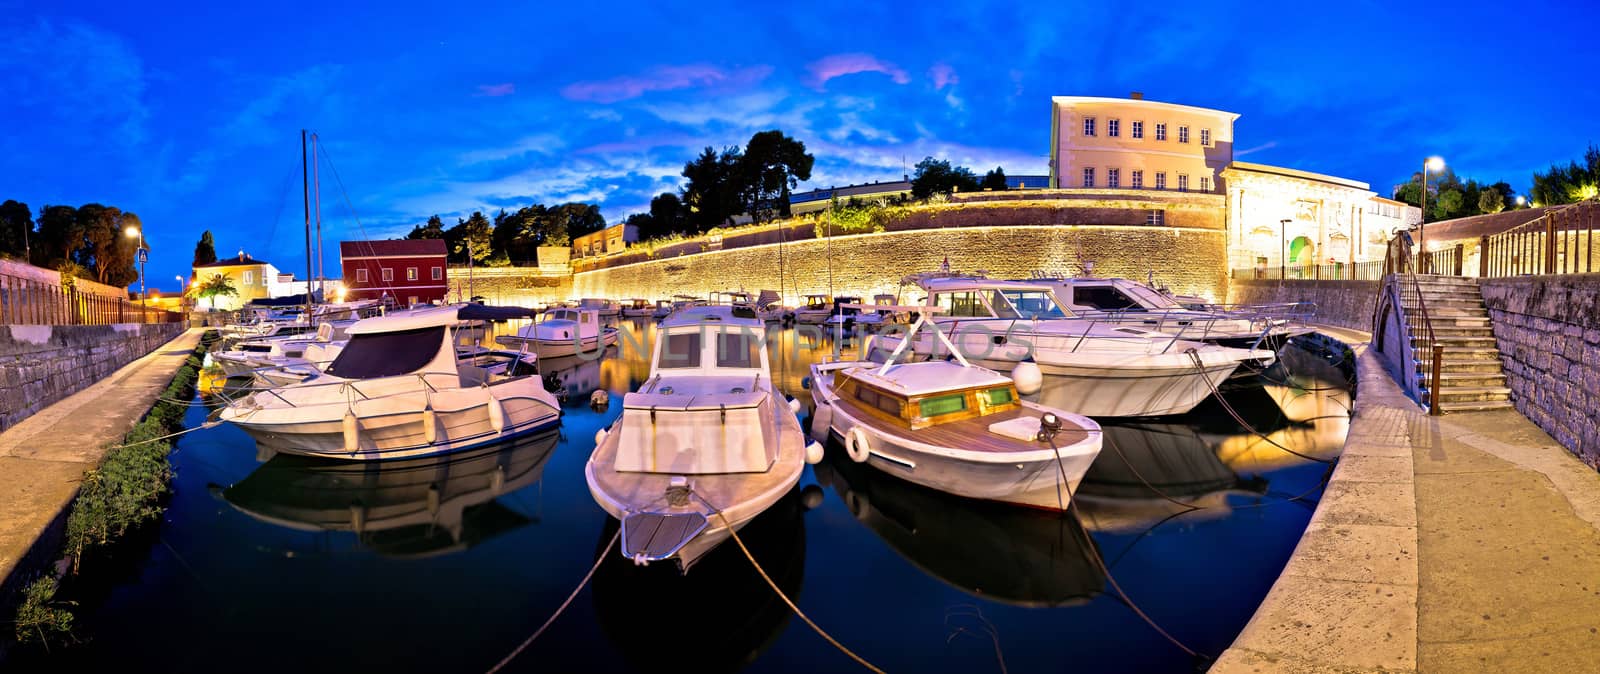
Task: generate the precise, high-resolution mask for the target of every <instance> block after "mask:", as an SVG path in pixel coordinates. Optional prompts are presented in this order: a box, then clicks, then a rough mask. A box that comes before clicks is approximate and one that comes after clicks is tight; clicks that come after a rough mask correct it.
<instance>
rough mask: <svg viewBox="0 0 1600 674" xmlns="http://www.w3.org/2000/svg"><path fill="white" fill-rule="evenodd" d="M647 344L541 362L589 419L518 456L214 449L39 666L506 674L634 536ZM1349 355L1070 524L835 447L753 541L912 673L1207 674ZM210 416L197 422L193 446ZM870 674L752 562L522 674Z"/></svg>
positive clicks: (796, 355)
mask: <svg viewBox="0 0 1600 674" xmlns="http://www.w3.org/2000/svg"><path fill="white" fill-rule="evenodd" d="M619 327H620V329H621V330H622V331H623V332H624V333H625V335H624V337H623V339H622V340H621V343H620V345H619V347H616V348H612V349H610V350H608V351H607V352H606V353H605V354H604V357H603V358H600V359H585V358H579V357H569V358H565V359H560V360H552V361H548V362H543V363H541V364H540V368H541V375H542V376H543V377H544V378H545V380H546V384H547V386H548V387H550V388H552V390H556V391H559V392H560V393H561V395H562V397H563V399H564V403H563V405H564V418H563V420H562V425H561V428H560V431H559V432H551V433H546V434H541V435H535V436H532V437H526V438H522V439H519V440H517V441H515V442H513V443H511V444H510V445H502V446H497V447H491V448H487V449H483V450H479V451H472V452H467V453H463V454H458V455H454V456H450V457H445V458H440V459H426V460H411V461H402V462H388V463H371V464H360V463H339V462H328V461H317V460H308V459H303V458H299V457H293V456H287V455H280V456H270V455H269V454H270V453H268V452H261V451H258V449H257V447H256V446H255V443H254V442H253V441H252V440H251V439H250V438H249V437H248V436H246V435H245V434H244V433H243V432H241V431H239V430H238V429H237V428H234V427H231V426H228V425H220V426H216V427H212V428H206V429H203V430H199V431H196V432H194V433H191V434H188V435H186V436H184V437H183V438H182V439H181V441H180V442H179V443H178V445H177V450H176V452H175V453H174V455H173V462H174V464H175V466H176V472H177V477H176V479H175V482H174V484H173V494H172V496H171V499H170V503H169V504H168V510H167V512H166V513H165V515H164V516H163V518H162V519H161V521H160V523H159V525H156V526H153V527H152V528H151V529H152V530H151V531H148V532H146V533H145V535H143V536H141V537H138V538H136V539H135V540H132V541H130V542H129V543H127V544H126V545H123V546H121V547H120V548H119V549H118V552H117V554H116V555H115V556H114V557H110V558H97V559H89V560H85V562H86V563H89V564H99V565H100V567H101V568H94V567H90V568H85V569H83V574H84V577H85V578H86V579H87V580H84V581H79V582H78V583H76V584H75V585H74V586H71V587H69V588H67V590H68V593H69V594H70V595H71V596H70V597H68V598H70V599H74V600H76V601H78V602H79V604H80V605H79V607H78V613H79V616H80V618H79V623H80V625H79V627H80V629H79V639H80V643H77V644H74V645H60V646H57V647H55V648H53V649H52V652H50V653H49V654H45V653H43V652H38V653H29V654H26V655H25V656H24V658H23V659H22V661H20V662H19V663H17V664H20V665H22V666H24V667H27V666H50V667H52V668H64V669H65V670H67V671H79V670H81V671H106V670H112V669H114V668H115V669H130V668H131V669H133V670H135V671H146V670H149V671H154V670H160V671H171V672H195V671H230V672H275V673H276V672H285V671H344V672H353V671H383V672H483V671H486V670H488V669H489V668H490V667H492V666H493V665H494V664H495V663H497V662H498V661H499V660H500V659H501V658H502V657H504V656H505V655H507V654H508V653H510V652H511V651H512V649H514V648H515V647H516V646H517V645H518V644H519V643H521V642H522V641H523V640H524V639H526V638H527V637H528V636H529V635H530V634H532V633H533V631H534V630H536V629H537V628H538V627H539V626H540V625H541V624H542V623H544V622H545V620H546V619H547V618H549V617H550V615H551V614H552V612H554V611H555V610H556V609H557V607H558V606H560V605H561V603H562V602H563V601H564V600H565V599H566V598H567V596H568V594H569V593H571V592H572V591H573V589H574V588H575V587H577V586H578V584H579V582H580V581H581V580H582V579H583V577H584V575H585V573H587V572H588V571H589V569H590V568H591V566H592V565H593V564H594V563H595V561H596V555H597V554H599V553H600V552H601V550H602V548H604V547H605V546H606V544H607V543H608V542H609V541H610V540H611V538H612V536H613V534H614V533H615V532H616V529H617V524H616V522H615V521H614V520H611V519H610V518H609V517H607V516H606V514H605V513H604V512H602V511H601V510H600V508H599V507H598V506H596V505H595V503H594V502H593V500H592V499H591V498H590V495H589V493H588V489H587V487H586V486H585V482H584V478H583V466H584V462H585V461H586V460H587V459H588V457H589V453H590V452H591V450H592V449H593V447H594V437H595V431H596V430H598V429H600V428H602V427H605V426H607V425H609V424H610V423H611V421H613V420H614V419H615V418H616V417H617V415H618V414H620V412H621V405H620V404H616V403H617V402H619V401H620V396H622V395H623V394H625V393H626V392H628V391H630V390H632V389H633V388H634V387H636V386H637V385H638V384H639V383H640V382H641V381H642V380H643V379H644V378H645V377H646V375H647V374H648V371H649V364H648V354H647V353H642V352H641V351H640V349H639V348H637V347H636V346H635V345H636V344H645V343H648V342H649V339H650V337H651V335H652V334H653V332H654V330H655V326H654V324H653V323H652V322H650V321H648V320H639V321H631V320H623V321H622V322H620V323H619ZM770 343H771V349H772V358H773V370H774V372H773V376H774V377H775V378H777V380H778V381H779V382H780V385H781V386H782V388H783V389H784V390H785V391H786V392H788V393H789V394H790V395H792V396H796V397H798V398H799V399H801V400H802V401H804V402H805V403H806V404H809V402H810V395H809V392H808V391H806V390H804V387H803V381H802V380H803V379H804V377H805V375H806V370H807V367H808V365H809V364H810V363H812V362H814V361H816V360H818V359H820V358H823V357H827V356H829V355H830V354H831V353H833V351H834V348H835V346H836V344H835V340H834V339H833V338H832V337H829V336H826V335H819V334H816V333H813V332H808V331H803V330H795V329H792V328H787V329H775V331H774V333H773V334H772V335H771V340H770ZM853 346H854V345H853V344H843V345H840V348H841V350H844V351H845V352H848V350H849V349H850V348H853ZM1329 360H1330V359H1329V358H1328V357H1324V356H1321V355H1318V354H1313V353H1311V352H1309V351H1306V350H1301V349H1299V348H1298V347H1295V346H1291V347H1288V348H1287V349H1286V350H1285V357H1284V359H1283V361H1284V362H1282V363H1280V365H1278V366H1275V367H1274V368H1272V369H1270V370H1268V371H1266V372H1264V373H1262V374H1261V375H1259V376H1258V377H1256V378H1253V379H1251V380H1250V381H1247V382H1244V385H1238V386H1233V387H1230V388H1229V389H1228V390H1226V391H1224V394H1223V395H1224V398H1225V400H1226V405H1224V404H1223V403H1222V402H1219V401H1217V400H1215V399H1212V400H1208V401H1207V402H1205V403H1204V404H1202V405H1201V406H1200V407H1199V408H1198V409H1196V410H1195V411H1194V412H1192V413H1190V414H1187V415H1184V416H1181V417H1172V418H1161V419H1155V420H1138V421H1117V422H1111V421H1107V422H1105V424H1104V425H1105V446H1104V448H1103V450H1102V451H1101V454H1100V456H1099V458H1098V459H1097V460H1096V463H1095V464H1094V466H1093V467H1092V468H1091V469H1090V472H1089V473H1088V475H1087V476H1086V478H1085V480H1084V483H1083V485H1082V486H1081V487H1080V490H1079V492H1078V499H1077V501H1078V505H1077V506H1076V508H1075V509H1074V510H1073V511H1070V512H1069V513H1067V514H1057V513H1050V512H1044V511H1038V510H1031V509H1027V508H1020V507H1013V506H1005V505H1000V504H995V503H986V502H977V501H970V500H964V499H961V498H956V497H952V496H948V495H945V494H941V493H938V492H934V491H930V490H928V489H925V488H922V487H918V486H915V485H912V484H909V483H905V482H902V481H899V480H897V479H894V478H891V477H888V476H886V475H884V474H882V473H879V472H877V471H875V470H873V469H871V468H868V467H866V466H865V465H862V464H856V463H853V462H851V461H850V459H849V458H848V457H847V456H846V455H845V452H844V451H843V449H842V448H840V447H837V446H834V447H829V448H828V452H827V457H826V458H825V460H824V461H823V462H822V463H820V464H818V465H816V466H811V467H808V468H807V469H806V473H805V475H804V476H803V478H802V479H801V481H800V485H799V486H798V487H797V488H796V489H795V490H794V491H793V492H791V493H790V494H789V495H788V496H786V497H785V498H784V499H783V500H781V501H780V502H779V503H778V504H777V505H776V506H775V507H774V508H772V509H771V510H769V511H767V512H766V513H765V514H763V515H762V516H761V517H759V518H758V519H757V520H755V521H754V522H752V523H751V524H750V525H749V526H748V527H746V528H745V529H744V530H743V531H741V538H742V539H743V540H744V542H745V543H746V545H748V547H749V549H750V552H751V554H752V555H753V556H754V557H755V559H756V561H758V562H759V563H760V564H761V566H762V568H763V569H764V570H765V571H766V573H767V574H768V575H769V576H770V577H771V579H772V581H773V582H774V583H775V584H777V585H778V586H779V588H780V589H782V591H783V592H784V593H785V594H786V595H788V596H789V597H790V598H792V599H793V600H794V601H795V602H796V603H797V604H798V605H799V607H800V608H801V609H802V610H803V611H805V612H806V613H807V614H808V615H809V616H810V617H811V618H812V619H813V620H814V621H816V623H817V624H818V625H820V626H821V627H822V628H823V629H825V630H827V631H828V632H829V634H831V635H832V636H833V637H835V638H837V639H838V640H839V641H840V642H842V643H843V644H845V645H846V646H848V647H849V648H850V649H852V650H854V651H855V652H856V653H858V654H860V655H861V656H862V657H863V658H865V659H866V660H868V661H870V662H872V663H873V664H875V665H877V666H879V667H881V668H883V669H885V670H887V671H890V672H946V671H949V672H956V671H959V672H1000V671H1009V672H1069V671H1070V672H1087V671H1106V672H1109V671H1148V672H1162V671H1166V672H1190V671H1195V670H1196V669H1203V668H1204V667H1205V664H1206V660H1205V658H1204V656H1212V657H1214V656H1216V655H1217V654H1219V653H1220V652H1221V651H1222V650H1224V649H1225V648H1227V646H1228V645H1229V644H1230V643H1231V642H1232V640H1233V638H1234V637H1235V636H1236V635H1237V634H1238V632H1239V631H1240V630H1241V629H1242V628H1243V627H1244V625H1245V623H1246V622H1247V621H1248V620H1249V618H1250V616H1251V614H1252V613H1253V612H1254V610H1255V608H1256V606H1257V605H1258V604H1259V603H1260V602H1261V600H1262V598H1263V597H1265V595H1266V593H1267V590H1268V589H1269V588H1270V587H1271V585H1272V583H1273V581H1274V580H1275V579H1276V578H1277V576H1278V573H1279V571H1281V570H1282V568H1283V566H1284V564H1285V562H1286V561H1287V559H1288V558H1289V555H1290V553H1291V552H1292V550H1293V549H1294V546H1295V544H1296V542H1297V541H1298V540H1299V537H1300V534H1301V532H1302V531H1303V530H1304V528H1305V526H1306V523H1307V522H1308V520H1309V519H1310V517H1311V514H1312V512H1313V511H1314V510H1315V508H1316V504H1317V499H1318V498H1319V497H1320V494H1321V485H1322V484H1323V482H1324V481H1325V480H1326V478H1327V475H1328V474H1329V471H1330V470H1331V465H1330V464H1329V463H1328V461H1330V460H1333V459H1336V458H1337V456H1338V454H1339V451H1340V449H1341V448H1342V446H1343V443H1344V435H1345V429H1346V428H1347V425H1348V421H1349V416H1348V415H1349V406H1350V394H1349V392H1348V390H1347V382H1346V381H1345V379H1344V377H1343V376H1342V374H1341V370H1340V369H1339V368H1338V367H1335V366H1333V365H1331V364H1330V363H1329V362H1328V361H1329ZM595 390H605V391H607V392H609V393H610V394H611V396H612V397H613V401H614V402H613V404H612V405H611V406H610V407H609V408H608V409H605V410H601V411H596V410H594V409H591V407H590V396H591V393H592V392H593V391H595ZM210 411H211V410H210V409H207V408H205V407H203V406H198V405H197V406H196V407H195V408H193V409H191V410H190V411H189V414H188V417H187V423H188V424H189V425H190V426H191V427H193V426H199V425H201V424H203V423H204V422H205V419H206V416H207V414H208V413H209V412H210ZM1235 413H1236V414H1237V416H1238V418H1239V419H1238V420H1236V419H1235ZM801 414H802V416H805V415H806V414H807V412H805V411H804V410H802V413H801ZM1240 420H1242V421H1243V422H1244V424H1248V425H1249V426H1250V427H1251V428H1253V429H1254V431H1259V433H1260V435H1258V434H1257V433H1256V432H1253V431H1251V430H1247V429H1246V428H1245V426H1244V425H1243V424H1241V421H1240ZM804 422H805V419H802V423H804ZM1263 436H1264V437H1263ZM1276 445H1283V446H1285V447H1287V448H1289V449H1291V450H1293V452H1290V451H1285V450H1284V449H1280V448H1279V447H1278V446H1276ZM1141 613H1142V614H1143V615H1144V616H1147V617H1148V621H1147V620H1146V618H1142V617H1141V615H1140V614H1141ZM1152 622H1153V623H1154V624H1155V625H1157V626H1159V629H1160V630H1161V631H1164V632H1166V633H1167V634H1168V635H1170V637H1171V639H1170V640H1169V639H1168V638H1167V637H1165V636H1163V635H1162V633H1161V631H1158V630H1157V628H1156V627H1155V626H1153V625H1152V624H1150V623H1152ZM1174 641H1176V642H1178V643H1174ZM1179 644H1181V646H1180V645H1179ZM1185 649H1188V650H1193V651H1195V652H1197V653H1200V654H1202V655H1201V656H1200V657H1196V656H1192V655H1190V654H1189V653H1187V652H1186V651H1185ZM855 668H856V665H855V664H854V663H852V662H851V661H850V660H849V659H848V658H847V657H846V656H845V655H843V654H842V653H840V652H839V651H838V650H836V649H834V648H833V647H832V646H830V645H829V644H828V643H827V642H826V641H824V640H823V639H822V638H821V637H819V636H818V635H817V634H816V633H815V632H813V631H812V630H811V629H810V628H809V627H807V625H806V624H805V623H804V622H802V621H801V620H799V619H798V618H797V617H795V616H794V614H793V612H792V611H790V609H789V608H788V607H787V606H785V605H784V603H783V602H782V600H781V599H779V598H778V597H777V596H776V595H775V594H774V593H773V591H772V590H771V589H770V588H769V587H768V586H767V584H766V583H765V582H764V581H763V580H762V578H761V576H760V575H758V574H757V573H756V572H755V570H754V569H753V567H752V566H751V564H750V562H749V560H747V559H746V557H745V556H744V555H743V554H742V553H741V552H740V550H739V549H738V548H737V547H736V546H734V545H732V544H731V542H730V543H729V544H724V545H723V546H721V547H720V548H719V549H717V550H715V551H713V553H711V554H710V555H708V556H707V557H706V558H704V559H702V560H700V561H699V562H698V563H697V564H696V565H695V566H694V567H693V568H691V569H690V570H689V572H688V573H687V574H682V573H680V572H679V571H678V570H677V569H676V568H674V567H673V566H672V565H670V564H658V565H652V566H648V567H638V566H635V565H633V564H632V563H631V562H629V561H627V560H625V559H623V558H622V557H621V556H620V555H619V554H617V553H616V552H615V551H612V552H611V553H610V554H608V555H607V556H606V558H605V559H604V560H602V561H601V563H600V565H599V568H598V571H597V572H596V573H595V575H594V578H593V580H592V582H591V583H590V584H589V586H587V587H585V588H584V589H583V590H582V591H581V592H579V593H578V594H577V596H576V599H575V600H574V601H573V602H572V603H571V605H570V606H569V607H568V608H567V609H566V611H565V612H564V613H563V614H562V615H561V616H560V617H559V618H558V619H556V620H555V621H554V622H553V624H552V625H551V627H550V628H549V630H548V631H547V632H546V633H545V634H544V635H543V636H541V637H540V638H539V639H538V640H537V641H535V642H534V643H533V644H532V645H531V646H529V648H528V649H527V650H526V651H525V652H524V653H522V654H521V655H520V656H519V657H518V658H517V659H515V660H514V661H513V662H512V663H511V664H510V665H509V666H508V668H507V670H506V671H548V672H580V671H581V672H629V671H637V672H660V671H705V672H716V671H749V672H819V671H854V670H855Z"/></svg>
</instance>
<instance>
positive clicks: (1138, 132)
mask: <svg viewBox="0 0 1600 674" xmlns="http://www.w3.org/2000/svg"><path fill="white" fill-rule="evenodd" d="M1132 131H1133V137H1134V138H1144V122H1141V121H1138V120H1134V122H1133V129H1132Z"/></svg>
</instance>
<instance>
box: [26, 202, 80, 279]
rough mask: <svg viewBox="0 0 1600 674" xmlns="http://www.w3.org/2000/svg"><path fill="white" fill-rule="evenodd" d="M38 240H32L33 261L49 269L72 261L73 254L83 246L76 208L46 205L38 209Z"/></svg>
mask: <svg viewBox="0 0 1600 674" xmlns="http://www.w3.org/2000/svg"><path fill="white" fill-rule="evenodd" d="M38 224H39V240H38V241H34V242H33V263H34V264H36V265H38V266H41V267H46V268H50V269H54V268H56V267H59V266H60V265H61V263H63V262H73V261H74V260H73V259H72V258H73V254H74V253H76V252H77V250H78V249H79V248H80V247H82V246H83V228H82V227H81V226H80V225H79V224H78V209H76V208H73V207H71V206H50V205H46V206H45V207H44V209H43V210H41V211H39V223H38Z"/></svg>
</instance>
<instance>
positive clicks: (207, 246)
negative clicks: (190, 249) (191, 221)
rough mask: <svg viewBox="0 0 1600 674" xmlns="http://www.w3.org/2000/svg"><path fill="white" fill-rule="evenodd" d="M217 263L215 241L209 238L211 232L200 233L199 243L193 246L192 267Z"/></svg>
mask: <svg viewBox="0 0 1600 674" xmlns="http://www.w3.org/2000/svg"><path fill="white" fill-rule="evenodd" d="M216 261H217V245H216V241H214V240H212V238H211V230H209V229H208V230H206V231H204V232H201V233H200V242H199V243H196V244H195V245H194V266H196V267H199V266H201V265H207V264H211V263H213V262H216Z"/></svg>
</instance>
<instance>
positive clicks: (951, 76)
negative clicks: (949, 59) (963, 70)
mask: <svg viewBox="0 0 1600 674" xmlns="http://www.w3.org/2000/svg"><path fill="white" fill-rule="evenodd" d="M928 77H931V78H933V88H934V89H943V88H945V87H947V86H950V85H952V84H956V83H959V82H960V81H961V78H960V77H959V76H957V75H956V69H955V68H951V67H950V64H948V63H935V64H933V67H932V68H929V69H928Z"/></svg>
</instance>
